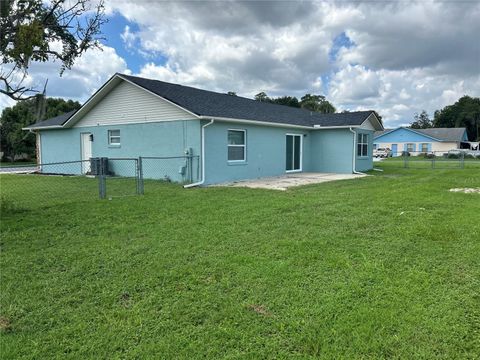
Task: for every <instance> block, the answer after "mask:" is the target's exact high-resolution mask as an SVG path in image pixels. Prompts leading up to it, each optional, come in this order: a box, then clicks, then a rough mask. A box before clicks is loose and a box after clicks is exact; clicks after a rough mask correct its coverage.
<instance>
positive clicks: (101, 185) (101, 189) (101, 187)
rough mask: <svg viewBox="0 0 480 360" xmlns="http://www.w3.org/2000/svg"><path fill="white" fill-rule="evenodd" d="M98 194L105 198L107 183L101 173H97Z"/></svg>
mask: <svg viewBox="0 0 480 360" xmlns="http://www.w3.org/2000/svg"><path fill="white" fill-rule="evenodd" d="M98 195H99V197H100V199H105V198H106V197H107V184H106V181H105V175H103V174H102V173H101V174H100V175H98Z"/></svg>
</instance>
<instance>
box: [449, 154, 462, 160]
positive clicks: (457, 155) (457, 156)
mask: <svg viewBox="0 0 480 360" xmlns="http://www.w3.org/2000/svg"><path fill="white" fill-rule="evenodd" d="M460 156H461V155H460V154H456V153H448V154H447V158H448V159H460Z"/></svg>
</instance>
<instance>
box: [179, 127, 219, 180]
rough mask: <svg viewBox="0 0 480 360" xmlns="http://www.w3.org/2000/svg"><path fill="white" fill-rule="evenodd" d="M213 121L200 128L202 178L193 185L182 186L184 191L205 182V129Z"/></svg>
mask: <svg viewBox="0 0 480 360" xmlns="http://www.w3.org/2000/svg"><path fill="white" fill-rule="evenodd" d="M214 121H215V120H213V119H211V120H210V122H209V123H207V124H205V125H203V126H202V178H201V180H200V181H198V182H196V183H193V184H188V185H183V188H184V189H188V188H191V187H194V186H199V185H203V183H204V182H205V128H206V127H207V126H209V125H212V124H213V122H214Z"/></svg>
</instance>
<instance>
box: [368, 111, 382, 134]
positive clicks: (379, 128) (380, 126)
mask: <svg viewBox="0 0 480 360" xmlns="http://www.w3.org/2000/svg"><path fill="white" fill-rule="evenodd" d="M372 115H373V117H374V118H375V121H376V122H377V124H378V130H376V131H382V130H385V128H384V127H383V124H382V123H381V122H380V120H379V119H378V117H377V115H375V113H374V112H372V113H371V114H370V115H369V116H368V117H367V118H366V119H365V121H367V120H368V119H370V117H371V116H372ZM365 121H364V122H365ZM362 125H363V123H362ZM374 127H375V126H374Z"/></svg>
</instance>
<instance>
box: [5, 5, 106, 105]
mask: <svg viewBox="0 0 480 360" xmlns="http://www.w3.org/2000/svg"><path fill="white" fill-rule="evenodd" d="M90 2H91V0H72V1H66V0H50V1H43V0H1V1H0V26H1V29H2V31H1V32H0V52H1V58H2V66H1V69H0V82H1V83H2V85H1V87H0V93H3V94H5V95H7V96H9V97H10V98H12V99H14V100H25V99H28V98H32V97H34V95H35V93H37V92H38V90H36V89H35V88H31V87H27V86H24V85H23V82H24V80H25V78H26V76H27V75H28V69H29V66H30V64H31V62H46V61H58V62H60V63H61V66H60V76H61V75H62V74H63V72H64V71H65V69H70V68H71V67H72V66H73V64H74V63H75V61H76V59H77V58H79V57H80V56H82V54H83V53H84V52H85V51H87V50H89V49H93V48H98V49H101V44H100V40H102V39H103V37H102V35H101V31H100V29H101V26H102V25H103V24H104V23H105V22H106V21H107V20H106V18H105V13H104V4H103V0H100V1H99V2H98V3H96V5H93V6H91V4H90Z"/></svg>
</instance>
